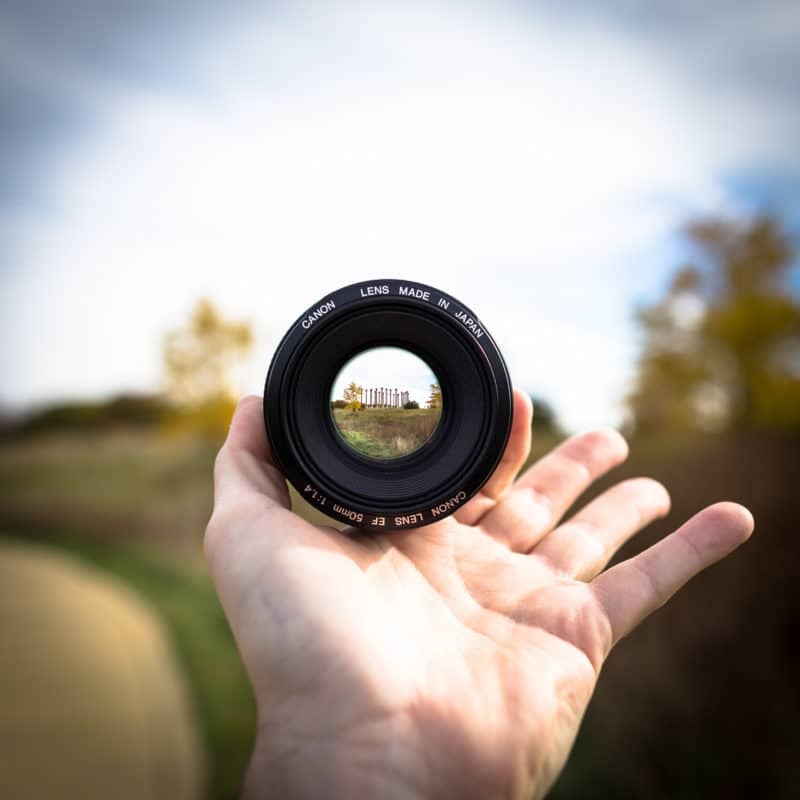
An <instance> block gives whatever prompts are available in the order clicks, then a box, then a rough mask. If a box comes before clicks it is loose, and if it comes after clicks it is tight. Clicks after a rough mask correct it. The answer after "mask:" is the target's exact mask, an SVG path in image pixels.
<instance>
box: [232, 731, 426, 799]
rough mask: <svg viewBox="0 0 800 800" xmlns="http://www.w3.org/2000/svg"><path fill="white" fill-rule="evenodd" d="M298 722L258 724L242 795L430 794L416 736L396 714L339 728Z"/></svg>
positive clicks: (399, 796) (352, 796)
mask: <svg viewBox="0 0 800 800" xmlns="http://www.w3.org/2000/svg"><path fill="white" fill-rule="evenodd" d="M317 722H319V719H317ZM298 727H299V726H297V725H296V724H295V725H291V726H289V725H281V724H280V722H279V721H278V720H277V719H273V720H272V721H271V724H270V723H264V724H261V725H259V732H258V736H257V738H256V743H255V747H254V749H253V754H252V756H251V759H250V764H249V766H248V770H247V776H246V778H245V784H244V792H243V795H242V800H267V798H282V799H285V800H306V798H309V800H311V799H312V798H314V799H316V798H319V797H325V798H330V799H331V800H339V799H340V798H341V800H350V798H355V797H381V798H393V797H397V798H404V799H405V798H407V799H408V800H414V799H415V798H420V800H422V798H430V797H432V796H434V795H432V794H431V793H430V792H429V791H427V789H428V788H429V787H428V783H429V776H428V773H427V764H426V760H425V758H424V756H423V755H422V754H421V753H420V752H419V750H418V749H417V746H416V737H415V736H409V735H408V731H402V730H400V729H399V728H400V727H402V726H399V725H398V722H397V720H396V719H391V720H390V719H376V720H369V721H364V722H361V723H359V724H358V725H357V726H353V727H348V728H347V729H343V730H339V731H323V732H320V731H316V732H315V731H308V730H298Z"/></svg>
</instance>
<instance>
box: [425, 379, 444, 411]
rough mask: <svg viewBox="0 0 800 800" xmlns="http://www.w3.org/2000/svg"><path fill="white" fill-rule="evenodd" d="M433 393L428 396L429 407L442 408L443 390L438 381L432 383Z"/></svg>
mask: <svg viewBox="0 0 800 800" xmlns="http://www.w3.org/2000/svg"><path fill="white" fill-rule="evenodd" d="M430 389H431V394H430V397H429V398H428V408H441V407H442V390H441V388H440V386H439V384H438V383H432V384H431V386H430Z"/></svg>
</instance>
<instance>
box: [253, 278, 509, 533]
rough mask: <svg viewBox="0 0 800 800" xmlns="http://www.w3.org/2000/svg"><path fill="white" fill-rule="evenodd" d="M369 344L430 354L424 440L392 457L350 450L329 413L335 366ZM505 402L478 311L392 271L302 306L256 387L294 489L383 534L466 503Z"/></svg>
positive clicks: (483, 474)
mask: <svg viewBox="0 0 800 800" xmlns="http://www.w3.org/2000/svg"><path fill="white" fill-rule="evenodd" d="M376 347H396V348H401V349H403V350H407V351H408V352H410V353H413V354H414V355H416V356H418V357H419V358H421V359H422V360H423V361H425V362H427V364H428V365H429V366H430V367H431V369H432V370H433V372H435V373H436V375H437V376H438V379H439V385H440V387H441V395H442V397H443V398H444V403H443V407H442V411H441V417H440V419H439V422H438V425H437V426H436V429H435V430H434V432H433V434H432V436H431V437H430V439H429V440H428V441H427V442H425V443H424V444H423V445H422V446H421V447H419V449H417V450H415V451H413V452H411V453H408V454H407V455H403V456H400V457H397V458H392V459H378V458H373V457H370V456H367V455H364V454H362V453H359V452H357V451H356V450H354V449H353V448H352V447H350V446H349V445H348V444H347V443H346V442H345V441H344V440H343V438H342V436H341V435H340V434H339V433H338V431H337V429H336V425H335V422H334V420H333V417H332V414H331V409H330V396H331V388H332V386H333V383H334V380H335V378H336V376H337V375H338V373H339V371H340V370H341V368H342V367H343V366H344V365H345V364H346V363H347V362H348V361H350V359H352V358H353V357H354V356H356V355H357V354H359V353H362V352H364V351H368V350H371V349H372V348H376ZM512 409H513V405H512V389H511V382H510V379H509V376H508V370H507V368H506V365H505V363H504V361H503V358H502V356H501V355H500V351H499V350H498V349H497V346H496V344H495V342H494V340H493V339H492V337H491V336H490V334H489V332H488V331H487V330H486V328H485V326H484V325H483V324H482V323H481V321H480V319H479V318H478V317H477V316H476V315H475V314H474V313H473V312H472V311H471V310H470V309H469V308H467V307H466V306H465V305H464V304H463V303H461V302H460V301H459V300H456V299H455V298H454V297H452V296H451V295H448V294H446V293H445V292H442V291H440V290H439V289H435V288H433V287H431V286H426V285H424V284H421V283H415V282H411V281H402V280H393V279H391V280H376V281H366V282H363V283H355V284H352V285H350V286H345V287H344V288H342V289H339V290H338V291H335V292H333V293H331V294H329V295H327V296H326V297H323V298H322V299H321V300H320V301H319V302H317V303H315V304H314V305H312V306H311V307H310V308H308V309H307V310H306V311H305V312H304V313H303V314H302V315H301V316H300V317H298V319H297V320H296V321H295V323H294V324H293V325H292V326H291V328H290V329H289V331H288V332H287V333H286V335H285V336H284V337H283V339H282V341H281V343H280V344H279V345H278V348H277V350H276V351H275V355H274V356H273V359H272V363H271V364H270V367H269V371H268V373H267V380H266V385H265V388H264V421H265V423H266V428H267V436H268V437H269V441H270V444H271V447H272V451H273V454H274V456H275V458H276V460H277V462H278V466H279V467H280V468H281V470H282V471H283V473H284V475H285V476H286V477H287V479H288V480H289V481H290V483H291V484H292V485H293V486H294V487H295V489H296V490H297V491H298V492H299V494H300V495H301V496H302V497H303V498H304V499H305V500H306V501H308V502H309V503H310V504H311V505H313V506H316V507H317V508H318V509H319V510H320V511H322V512H323V513H325V514H327V515H328V516H330V517H332V518H334V519H337V520H340V521H342V522H347V523H350V524H351V525H354V526H356V527H358V528H369V529H373V530H384V531H386V530H400V529H403V528H413V527H418V526H420V525H427V524H429V523H431V522H435V521H437V520H440V519H443V518H445V517H447V516H448V515H450V514H452V513H453V512H455V511H457V510H458V509H459V508H460V507H461V506H463V505H464V503H465V502H466V501H467V500H468V499H469V498H470V497H472V496H473V495H474V494H475V493H476V492H477V491H478V490H479V489H480V488H481V487H482V486H483V485H484V483H486V481H487V480H488V479H489V477H490V476H491V474H492V472H494V469H495V468H496V466H497V464H498V462H499V460H500V458H501V456H502V454H503V450H504V449H505V446H506V443H507V441H508V436H509V433H510V430H511V421H512Z"/></svg>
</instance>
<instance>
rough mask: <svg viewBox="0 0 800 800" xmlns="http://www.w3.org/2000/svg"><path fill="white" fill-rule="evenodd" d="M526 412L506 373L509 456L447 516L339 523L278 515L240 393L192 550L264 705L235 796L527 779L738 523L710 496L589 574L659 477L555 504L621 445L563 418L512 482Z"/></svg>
mask: <svg viewBox="0 0 800 800" xmlns="http://www.w3.org/2000/svg"><path fill="white" fill-rule="evenodd" d="M531 415H532V410H531V406H530V401H529V400H528V398H527V396H526V395H524V394H523V393H521V392H518V391H515V393H514V423H513V428H512V432H511V437H510V439H509V443H508V446H507V448H506V451H505V454H504V457H503V459H502V461H501V463H500V465H499V466H498V468H497V470H496V471H495V473H494V474H493V476H492V477H491V479H490V480H489V482H488V483H487V484H486V485H485V486H484V487H483V490H482V491H481V492H479V493H478V494H477V495H476V496H475V497H473V498H472V499H471V500H469V501H468V502H467V503H466V504H465V505H464V506H463V507H462V508H461V509H460V510H459V511H458V512H457V513H456V514H455V515H453V516H451V517H448V518H447V519H444V520H441V521H439V522H436V523H434V524H432V525H428V526H425V527H421V528H417V529H415V530H407V531H400V532H394V533H386V534H366V533H364V532H362V531H357V530H354V529H348V531H345V532H342V533H340V532H339V531H337V530H336V529H335V528H333V527H326V526H320V525H314V524H312V523H310V522H307V521H305V520H303V519H302V518H301V517H299V516H297V515H296V514H294V513H292V512H291V510H290V503H289V495H288V492H287V488H286V483H285V481H284V479H283V477H282V475H281V474H280V472H279V471H278V469H277V468H276V467H275V466H274V463H273V460H272V455H271V452H270V449H269V445H268V443H267V439H266V435H265V431H264V421H263V416H262V409H261V398H258V397H246V398H244V399H243V400H242V401H241V402H240V404H239V406H238V407H237V410H236V413H235V414H234V417H233V421H232V423H231V428H230V432H229V434H228V438H227V440H226V442H225V444H224V446H223V447H222V449H221V450H220V453H219V455H218V457H217V461H216V465H215V469H214V477H215V502H214V511H213V514H212V517H211V520H210V521H209V524H208V529H207V531H206V538H205V548H206V556H207V558H208V561H209V564H210V567H211V571H212V574H213V577H214V581H215V583H216V586H217V589H218V591H219V594H220V598H221V601H222V604H223V606H224V608H225V612H226V614H227V617H228V620H229V621H230V625H231V628H232V630H233V633H234V636H235V637H236V640H237V643H238V646H239V648H240V651H241V654H242V658H243V659H244V663H245V666H246V668H247V670H248V673H249V675H250V679H251V681H252V683H253V687H254V690H255V695H256V700H257V704H258V714H259V723H258V733H257V739H256V744H255V750H254V753H253V756H252V759H251V762H250V767H249V771H248V776H247V779H246V786H245V797H247V798H261V797H280V798H289V799H290V800H293V799H294V798H318V797H326V798H361V797H381V798H386V797H402V798H414V797H419V798H451V797H458V798H481V800H484V799H485V798H523V797H542V796H543V795H544V794H545V793H546V792H547V790H548V789H549V788H550V786H551V785H552V784H553V782H554V781H555V778H556V777H557V775H558V773H559V771H560V769H561V768H562V766H563V764H564V762H565V760H566V757H567V755H568V753H569V750H570V747H571V745H572V742H573V740H574V738H575V734H576V732H577V729H578V725H579V723H580V720H581V717H582V715H583V712H584V710H585V708H586V706H587V704H588V702H589V698H590V697H591V694H592V691H593V689H594V685H595V682H596V680H597V676H598V673H599V670H600V668H601V666H602V664H603V661H604V660H605V658H606V657H607V656H608V653H609V651H610V649H611V648H612V647H613V646H614V644H615V643H616V642H618V641H619V640H620V639H621V638H622V637H623V636H625V635H626V634H627V633H629V632H630V631H631V630H632V629H633V628H634V627H635V626H636V625H637V624H638V623H639V622H640V621H641V620H643V619H644V618H645V617H646V616H647V615H648V614H650V613H651V612H653V611H654V610H655V609H657V608H658V607H659V606H661V605H662V604H663V603H664V602H665V601H666V600H667V599H668V598H669V597H670V596H671V595H672V594H673V593H674V592H675V591H677V590H678V589H679V588H680V587H681V586H682V585H683V584H684V583H686V581H687V580H689V579H690V578H691V577H693V576H694V575H695V574H697V573H698V572H700V571H701V570H702V569H704V568H705V567H707V566H709V565H711V564H713V563H714V562H716V561H718V560H719V559H721V558H722V557H724V556H725V555H727V554H728V553H729V552H730V551H731V550H733V549H734V548H736V547H737V546H738V545H740V544H741V543H742V542H744V541H745V540H746V539H747V538H748V537H749V535H750V533H751V531H752V529H753V519H752V517H751V515H750V513H749V512H748V511H747V509H745V508H743V507H742V506H739V505H735V504H733V503H718V504H716V505H713V506H710V507H708V508H706V509H704V510H703V511H701V512H700V513H698V514H696V515H695V516H694V517H692V518H691V519H690V520H689V521H688V522H686V523H685V524H684V525H683V526H681V527H680V528H679V529H678V530H677V531H675V532H674V533H673V534H671V535H670V536H668V537H666V538H665V539H663V540H661V541H659V542H658V543H656V544H655V545H653V546H652V547H650V548H649V549H647V550H645V551H644V552H642V553H640V554H639V555H637V556H635V557H634V558H631V559H629V560H627V561H624V562H622V563H620V564H617V565H615V566H614V567H611V568H610V569H607V570H605V571H603V570H604V568H605V567H606V565H607V563H608V561H609V560H610V558H611V557H612V555H613V554H614V552H615V551H616V550H617V548H618V547H619V546H620V545H621V544H622V543H623V542H625V541H626V540H627V539H628V538H629V537H630V536H632V535H633V534H634V533H636V532H637V531H638V530H640V529H641V528H642V527H644V526H645V525H647V524H648V523H649V522H651V521H652V520H653V519H655V518H656V517H659V516H662V515H664V514H666V512H667V511H668V509H669V497H668V495H667V492H666V490H665V489H664V488H663V487H662V486H661V485H660V484H658V483H656V482H655V481H653V480H650V479H647V478H637V479H633V480H627V481H623V482H621V483H619V484H617V485H616V486H614V487H613V488H611V489H609V490H607V491H606V492H604V493H603V494H601V495H600V496H599V497H598V498H596V499H595V500H593V501H592V502H590V503H589V504H588V505H586V506H584V507H583V508H582V509H581V510H580V511H578V512H577V513H576V514H575V515H574V516H572V517H571V518H570V519H568V520H566V521H565V522H560V520H561V517H562V515H563V514H564V513H565V511H566V510H567V509H568V508H569V507H570V505H571V504H572V503H573V501H574V500H575V499H576V498H577V497H578V496H579V495H580V494H581V493H582V492H583V491H584V490H585V489H586V488H587V487H588V486H589V485H590V484H591V483H592V482H593V481H594V480H595V479H596V478H598V477H599V476H600V475H602V474H604V473H605V472H607V471H608V470H609V469H611V468H612V467H613V466H615V465H617V464H619V463H620V462H622V461H623V460H624V459H625V457H626V455H627V445H626V444H625V441H624V440H623V439H622V437H621V436H620V435H619V434H618V433H616V432H614V431H612V430H599V431H595V432H592V433H588V434H583V435H580V436H575V437H573V438H571V439H568V440H567V441H566V442H564V443H562V444H561V445H559V446H558V447H557V448H556V449H554V450H553V451H552V452H551V453H549V454H548V455H546V456H545V457H544V458H542V459H541V460H539V461H538V462H536V463H535V464H534V465H533V466H532V467H530V468H529V469H527V470H526V471H525V472H524V473H523V474H522V475H521V476H520V477H519V478H518V479H517V480H516V481H515V480H514V479H515V477H516V475H517V472H518V471H519V469H520V467H521V466H522V464H523V463H524V462H525V460H526V459H527V456H528V454H529V451H530V436H531ZM559 523H560V524H559Z"/></svg>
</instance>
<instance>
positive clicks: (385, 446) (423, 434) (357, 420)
mask: <svg viewBox="0 0 800 800" xmlns="http://www.w3.org/2000/svg"><path fill="white" fill-rule="evenodd" d="M440 414H441V411H440V409H430V408H410V409H405V408H365V409H363V410H361V411H346V410H344V409H339V408H337V409H335V410H334V412H333V418H334V421H335V422H336V426H337V427H338V428H339V431H340V432H341V434H342V436H343V437H344V439H345V441H346V442H347V443H348V444H349V445H350V446H351V447H353V448H354V449H356V450H358V451H359V452H360V453H363V454H364V455H367V456H373V457H375V458H395V457H397V456H402V455H406V454H407V453H413V452H414V451H415V450H416V449H417V448H419V447H420V446H421V445H422V444H424V443H425V442H426V441H427V440H428V438H429V437H430V435H431V434H432V433H433V431H434V429H435V428H436V424H437V423H438V421H439V416H440Z"/></svg>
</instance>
